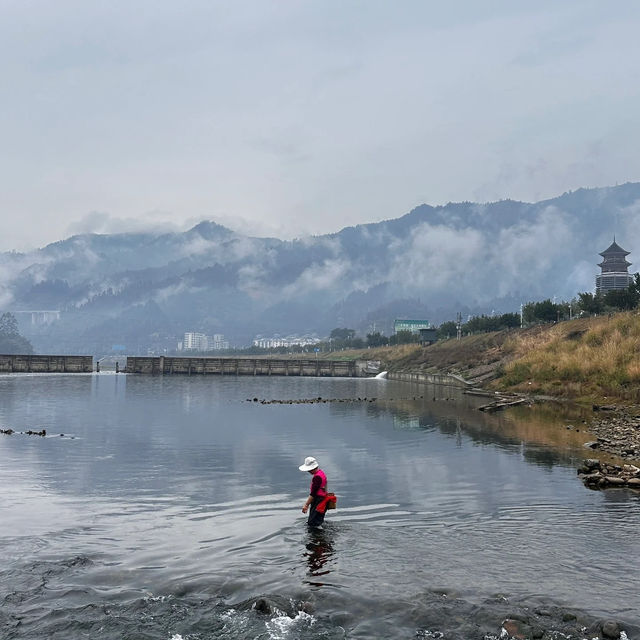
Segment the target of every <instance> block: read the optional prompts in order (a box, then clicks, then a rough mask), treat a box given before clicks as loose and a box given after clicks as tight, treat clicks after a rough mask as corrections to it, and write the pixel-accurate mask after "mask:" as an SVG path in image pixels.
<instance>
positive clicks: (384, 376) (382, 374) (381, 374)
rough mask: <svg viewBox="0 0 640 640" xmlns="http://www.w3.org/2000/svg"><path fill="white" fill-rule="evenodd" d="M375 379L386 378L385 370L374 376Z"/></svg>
mask: <svg viewBox="0 0 640 640" xmlns="http://www.w3.org/2000/svg"><path fill="white" fill-rule="evenodd" d="M376 379H377V380H386V379H387V372H386V371H381V372H380V373H379V374H378V375H377V376H376Z"/></svg>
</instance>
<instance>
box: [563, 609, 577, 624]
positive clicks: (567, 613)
mask: <svg viewBox="0 0 640 640" xmlns="http://www.w3.org/2000/svg"><path fill="white" fill-rule="evenodd" d="M572 620H576V614H575V613H571V612H570V611H565V612H564V613H563V614H562V621H563V622H571V621H572Z"/></svg>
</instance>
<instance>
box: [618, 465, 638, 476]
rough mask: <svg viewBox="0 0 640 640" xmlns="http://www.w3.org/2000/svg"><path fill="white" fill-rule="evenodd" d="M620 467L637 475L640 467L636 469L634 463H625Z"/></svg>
mask: <svg viewBox="0 0 640 640" xmlns="http://www.w3.org/2000/svg"><path fill="white" fill-rule="evenodd" d="M622 469H623V470H624V471H626V472H627V473H631V474H632V475H634V476H637V475H638V474H640V469H638V467H636V465H635V464H625V465H624V467H622Z"/></svg>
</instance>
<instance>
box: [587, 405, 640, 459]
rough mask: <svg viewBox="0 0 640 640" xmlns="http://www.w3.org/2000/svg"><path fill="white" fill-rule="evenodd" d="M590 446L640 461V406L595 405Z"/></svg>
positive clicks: (590, 427)
mask: <svg viewBox="0 0 640 640" xmlns="http://www.w3.org/2000/svg"><path fill="white" fill-rule="evenodd" d="M589 430H590V431H591V432H592V433H593V434H594V435H595V436H596V437H597V440H595V441H594V442H592V443H589V445H590V448H591V449H594V450H600V451H606V452H607V453H612V454H614V455H616V456H619V457H620V458H624V459H625V460H629V461H640V406H638V405H632V406H613V405H593V419H592V420H591V421H590V423H589Z"/></svg>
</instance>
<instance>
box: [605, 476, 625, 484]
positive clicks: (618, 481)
mask: <svg viewBox="0 0 640 640" xmlns="http://www.w3.org/2000/svg"><path fill="white" fill-rule="evenodd" d="M605 480H606V481H607V482H608V483H609V484H612V485H615V486H618V487H621V486H622V485H624V484H626V482H625V480H624V478H620V477H618V476H605Z"/></svg>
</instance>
